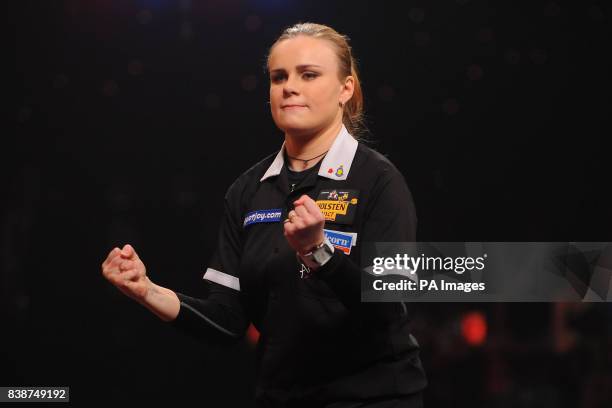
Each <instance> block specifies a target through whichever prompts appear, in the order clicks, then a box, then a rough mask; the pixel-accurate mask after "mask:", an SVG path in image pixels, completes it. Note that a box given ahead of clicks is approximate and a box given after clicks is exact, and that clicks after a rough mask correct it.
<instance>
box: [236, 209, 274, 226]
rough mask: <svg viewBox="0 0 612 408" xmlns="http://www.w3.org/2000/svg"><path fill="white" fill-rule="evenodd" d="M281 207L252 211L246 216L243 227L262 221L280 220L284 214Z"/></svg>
mask: <svg viewBox="0 0 612 408" xmlns="http://www.w3.org/2000/svg"><path fill="white" fill-rule="evenodd" d="M282 212H283V211H282V209H281V208H271V209H269V210H257V211H251V212H250V213H248V214H247V215H246V216H245V217H244V222H243V224H242V226H243V227H246V226H248V225H251V224H257V223H260V222H279V221H280V220H281V215H282Z"/></svg>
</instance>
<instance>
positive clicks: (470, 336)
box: [461, 312, 487, 346]
mask: <svg viewBox="0 0 612 408" xmlns="http://www.w3.org/2000/svg"><path fill="white" fill-rule="evenodd" d="M461 335H462V336H463V338H464V340H465V341H466V343H468V344H469V345H470V346H480V345H482V344H483V343H484V341H485V339H486V338H487V320H486V319H485V317H484V315H483V314H482V313H481V312H468V313H466V314H464V315H463V317H462V318H461Z"/></svg>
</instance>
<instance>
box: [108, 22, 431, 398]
mask: <svg viewBox="0 0 612 408" xmlns="http://www.w3.org/2000/svg"><path fill="white" fill-rule="evenodd" d="M268 71H269V74H270V107H271V111H272V117H273V119H274V122H275V123H276V125H277V126H278V127H279V128H280V129H281V130H282V131H283V132H284V134H285V137H284V143H283V145H282V147H281V149H280V150H279V151H278V152H277V153H274V154H272V155H270V156H268V157H266V158H265V159H263V160H262V161H260V162H259V163H257V164H255V165H254V166H253V167H251V168H250V169H249V170H247V171H246V172H245V173H244V174H242V175H241V176H240V177H238V179H237V180H236V181H235V182H234V183H233V184H232V185H231V186H230V188H229V189H228V191H227V193H226V195H225V215H224V218H223V220H222V223H221V228H220V231H219V243H218V247H217V250H216V251H215V254H214V256H213V259H212V260H211V262H210V264H209V267H208V269H207V270H206V273H205V274H204V279H205V280H206V281H207V282H208V284H209V285H210V291H209V296H208V297H207V298H205V299H196V298H192V297H190V296H187V295H185V294H181V293H176V292H174V291H172V290H170V289H167V288H163V287H160V286H158V285H156V284H154V283H153V282H151V281H150V280H149V279H148V278H147V275H146V268H145V266H144V264H143V262H142V261H141V260H140V259H139V258H138V255H137V254H136V252H135V251H134V248H132V247H131V246H130V245H125V246H124V247H123V249H119V248H115V249H113V250H112V251H111V252H110V254H109V255H108V257H107V259H106V260H105V261H104V263H103V264H102V270H103V274H104V276H105V277H106V278H107V279H108V280H109V281H110V282H112V283H113V284H114V285H116V286H117V287H118V288H119V289H120V290H121V291H123V292H124V293H125V294H126V295H128V296H130V297H132V298H134V299H135V300H137V301H138V302H140V303H141V304H143V305H144V306H145V307H147V308H148V309H149V310H151V311H152V312H153V313H155V314H156V315H157V316H159V317H160V318H161V319H162V320H164V321H168V322H171V324H172V325H174V326H175V327H177V328H179V329H181V330H185V331H187V332H188V333H190V334H192V335H194V336H197V337H199V338H201V339H202V340H203V341H208V342H227V341H231V340H232V339H239V338H241V337H242V336H243V334H244V332H245V330H246V328H247V326H248V324H249V322H252V323H253V324H254V325H255V327H256V328H257V329H258V330H259V332H260V334H261V336H260V339H259V343H258V347H257V356H258V381H257V388H256V401H257V404H258V406H261V407H273V406H304V407H318V406H325V407H349V406H350V407H353V406H359V407H383V406H384V407H391V406H402V407H404V406H411V407H412V406H420V405H421V390H422V389H423V388H424V387H425V385H426V380H425V375H424V373H423V370H422V367H421V363H420V360H419V356H418V344H417V343H416V340H415V339H414V337H413V336H412V335H411V334H410V333H409V331H408V325H407V323H408V320H409V319H408V314H407V311H406V305H405V304H403V303H362V302H361V282H362V274H364V273H365V272H363V269H362V267H361V266H360V249H361V245H359V244H360V243H362V242H366V241H372V242H376V241H393V242H400V241H414V239H415V231H416V216H415V211H414V205H413V202H412V197H411V194H410V192H409V190H408V187H407V186H406V183H405V181H404V178H403V176H402V175H401V173H399V171H398V170H397V169H396V168H395V167H394V166H393V164H391V163H390V162H389V161H388V160H387V159H386V158H385V157H384V156H382V155H380V154H379V153H377V152H375V151H374V150H372V149H370V148H368V147H366V146H364V145H363V144H361V143H359V142H358V141H357V140H356V139H355V138H354V137H353V136H352V135H354V134H357V133H358V132H359V131H360V128H359V125H360V123H361V115H362V106H363V97H362V94H361V87H360V84H359V77H358V75H357V71H356V69H355V61H354V59H353V57H352V55H351V50H350V47H349V45H348V42H347V38H346V37H344V36H342V35H340V34H338V33H337V32H336V31H334V30H333V29H332V28H330V27H327V26H323V25H318V24H312V23H304V24H297V25H295V26H293V27H290V28H288V29H286V30H285V31H284V32H283V34H282V35H281V36H280V37H279V38H278V40H277V41H276V42H275V43H274V44H273V46H272V47H271V49H270V52H269V55H268Z"/></svg>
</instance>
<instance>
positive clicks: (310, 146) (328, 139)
mask: <svg viewBox="0 0 612 408" xmlns="http://www.w3.org/2000/svg"><path fill="white" fill-rule="evenodd" d="M340 129H342V122H338V123H334V124H332V125H331V126H329V127H327V128H324V129H321V130H318V131H316V132H314V133H312V134H310V135H306V134H299V135H298V134H296V133H290V132H285V149H286V151H287V155H289V156H291V157H293V158H295V159H293V158H288V159H289V168H291V169H292V170H306V169H309V168H311V167H313V166H314V165H316V164H317V163H318V162H319V161H321V160H323V157H324V155H322V154H323V153H325V152H327V151H328V150H329V149H330V148H331V146H332V144H333V143H334V140H335V139H336V136H337V135H338V133H340ZM319 155H321V156H320V157H317V158H316V159H313V160H309V161H308V163H304V162H303V161H302V160H307V159H311V158H313V157H316V156H319ZM296 159H302V160H296Z"/></svg>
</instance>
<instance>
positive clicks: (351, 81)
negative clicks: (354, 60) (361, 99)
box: [340, 75, 355, 104]
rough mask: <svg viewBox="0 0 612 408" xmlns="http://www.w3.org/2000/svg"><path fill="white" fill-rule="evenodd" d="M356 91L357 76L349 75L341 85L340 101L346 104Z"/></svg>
mask: <svg viewBox="0 0 612 408" xmlns="http://www.w3.org/2000/svg"><path fill="white" fill-rule="evenodd" d="M354 91H355V78H354V77H353V76H352V75H349V76H347V77H346V78H345V79H344V83H343V84H342V85H341V90H340V101H342V102H343V104H346V103H347V102H348V101H349V100H350V99H351V98H352V97H353V92H354Z"/></svg>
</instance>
